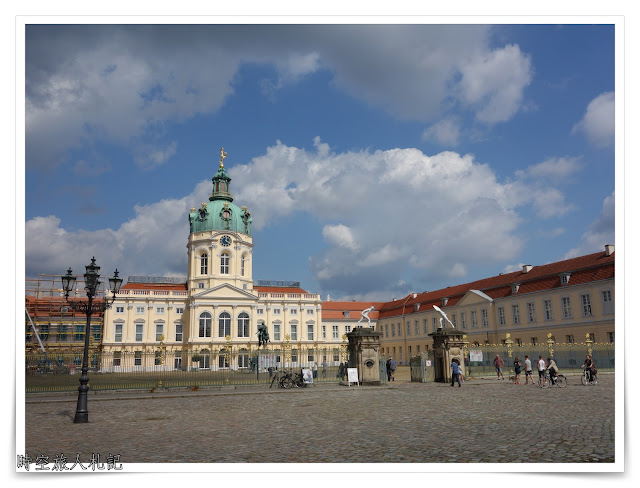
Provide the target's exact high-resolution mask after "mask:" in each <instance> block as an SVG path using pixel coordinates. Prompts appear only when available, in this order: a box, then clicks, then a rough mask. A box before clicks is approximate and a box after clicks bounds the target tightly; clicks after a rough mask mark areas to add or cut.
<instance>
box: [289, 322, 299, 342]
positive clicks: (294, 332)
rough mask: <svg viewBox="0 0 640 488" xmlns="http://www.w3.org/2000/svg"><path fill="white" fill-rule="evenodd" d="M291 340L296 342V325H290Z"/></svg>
mask: <svg viewBox="0 0 640 488" xmlns="http://www.w3.org/2000/svg"><path fill="white" fill-rule="evenodd" d="M291 340H292V341H297V340H298V324H291Z"/></svg>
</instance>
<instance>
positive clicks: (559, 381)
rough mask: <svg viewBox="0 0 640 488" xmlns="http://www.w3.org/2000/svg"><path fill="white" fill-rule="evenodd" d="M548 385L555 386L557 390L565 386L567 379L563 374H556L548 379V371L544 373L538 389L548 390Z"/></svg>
mask: <svg viewBox="0 0 640 488" xmlns="http://www.w3.org/2000/svg"><path fill="white" fill-rule="evenodd" d="M550 385H556V386H557V387H558V388H564V387H565V386H567V378H565V376H564V375H563V374H557V375H555V377H553V378H550V377H549V371H548V370H547V371H545V372H544V375H543V376H542V379H541V381H540V388H549V386H550Z"/></svg>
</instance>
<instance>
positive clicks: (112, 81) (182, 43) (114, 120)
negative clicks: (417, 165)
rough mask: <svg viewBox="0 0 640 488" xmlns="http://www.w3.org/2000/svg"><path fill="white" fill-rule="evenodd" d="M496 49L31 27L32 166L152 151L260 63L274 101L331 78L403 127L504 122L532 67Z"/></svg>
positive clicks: (364, 35) (461, 31)
mask: <svg viewBox="0 0 640 488" xmlns="http://www.w3.org/2000/svg"><path fill="white" fill-rule="evenodd" d="M491 42H492V39H491V29H490V27H488V26H481V25H304V26H301V25H138V26H133V25H130V26H122V25H91V26H83V25H64V26H57V25H29V26H27V30H26V138H27V146H26V155H27V166H28V167H32V166H36V167H37V166H46V165H55V164H58V163H60V162H61V161H63V160H64V158H65V157H67V155H68V154H69V151H70V150H71V149H73V148H74V147H79V146H83V145H85V144H87V143H88V142H87V141H89V140H90V141H94V142H95V141H104V142H108V143H112V144H117V145H120V146H122V147H127V148H134V147H138V146H140V145H153V144H152V143H151V142H149V141H153V140H154V136H155V134H156V133H157V132H158V130H160V129H159V128H160V127H161V126H162V124H163V123H166V122H174V121H178V122H179V121H184V120H187V119H189V118H192V117H194V116H195V115H197V114H209V113H215V112H216V111H218V110H219V109H220V108H221V107H222V105H223V104H224V103H225V101H226V100H227V99H228V97H229V96H231V95H232V94H233V92H234V90H233V86H234V82H235V81H236V77H237V75H238V73H239V69H240V67H242V66H244V65H249V64H254V65H268V66H272V67H273V68H274V70H275V73H276V75H275V76H276V78H275V79H274V80H269V79H267V80H263V87H264V88H265V92H266V94H267V95H268V96H273V95H274V94H275V93H276V92H277V90H279V89H281V88H282V87H283V86H285V85H287V84H290V83H295V82H297V81H299V80H300V79H302V78H304V77H305V76H309V75H310V74H313V73H316V72H318V71H319V70H327V71H328V72H330V73H331V75H332V76H333V83H334V86H335V87H337V88H339V89H341V90H342V91H344V92H346V93H348V94H350V95H351V96H353V97H356V98H358V99H360V100H364V101H366V102H368V103H370V104H372V105H374V106H377V107H381V108H383V109H384V110H386V111H388V112H389V113H391V114H392V115H394V116H396V117H397V118H400V119H404V120H416V121H420V122H423V121H424V122H425V123H432V122H433V121H435V120H438V119H439V118H440V117H442V116H443V115H447V114H448V113H449V112H450V111H451V110H461V111H469V110H470V111H471V112H472V113H475V115H476V118H477V119H478V120H479V121H481V122H483V123H489V124H493V123H497V122H504V121H506V120H508V119H509V118H510V117H512V116H513V115H514V114H515V113H516V112H517V111H518V110H519V109H520V107H521V105H522V103H523V97H524V89H525V88H526V86H527V85H528V84H529V83H530V80H531V77H532V71H533V70H532V67H531V63H530V60H529V57H528V55H527V54H526V53H523V52H521V51H520V49H519V47H518V46H516V45H507V46H503V47H500V46H498V47H493V46H492V45H491ZM389 87H393V89H391V90H390V89H389ZM449 120H450V119H449ZM443 124H444V125H443ZM456 134H457V132H456V126H455V124H453V123H452V122H448V123H444V122H443V123H440V124H436V125H433V126H432V127H431V128H430V129H427V132H426V135H425V137H427V138H435V139H436V140H439V141H440V142H441V143H445V144H451V143H452V141H454V142H455V141H456V139H457V135H456ZM172 154H173V153H172V152H171V151H166V150H161V151H160V152H159V153H157V154H149V155H147V159H145V161H147V162H151V163H154V164H161V163H162V162H164V161H165V160H166V158H168V157H170V156H171V155H172ZM138 156H140V155H138Z"/></svg>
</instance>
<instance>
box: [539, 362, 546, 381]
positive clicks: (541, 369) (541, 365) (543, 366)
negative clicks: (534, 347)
mask: <svg viewBox="0 0 640 488" xmlns="http://www.w3.org/2000/svg"><path fill="white" fill-rule="evenodd" d="M546 368H547V365H546V364H545V362H544V359H542V356H538V385H542V378H543V377H544V370H545V369H546Z"/></svg>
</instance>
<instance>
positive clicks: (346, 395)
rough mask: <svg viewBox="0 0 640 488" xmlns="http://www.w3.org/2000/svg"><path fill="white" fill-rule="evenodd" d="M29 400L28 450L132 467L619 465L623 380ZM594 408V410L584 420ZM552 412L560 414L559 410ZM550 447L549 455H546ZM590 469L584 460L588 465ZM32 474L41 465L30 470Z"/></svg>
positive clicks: (323, 387) (405, 383) (35, 397)
mask: <svg viewBox="0 0 640 488" xmlns="http://www.w3.org/2000/svg"><path fill="white" fill-rule="evenodd" d="M75 401H76V398H75V396H74V395H57V396H56V395H47V396H46V397H44V396H42V395H29V396H27V398H26V407H25V408H26V412H25V413H26V417H25V422H26V437H25V447H26V454H28V455H29V456H30V457H31V458H32V460H33V459H36V457H38V456H42V455H44V456H48V457H49V460H50V462H53V459H54V458H55V457H56V456H60V455H61V454H64V456H66V458H67V459H68V460H69V462H71V461H73V460H75V459H76V458H77V457H78V455H79V459H80V460H84V461H85V463H88V460H89V459H90V458H91V456H92V454H96V453H98V454H100V456H101V458H102V459H104V458H105V457H106V456H107V455H108V454H113V455H119V460H120V462H121V463H122V464H123V466H125V469H126V464H127V463H540V462H552V463H612V462H614V459H615V422H614V416H615V415H614V402H615V395H614V375H613V374H610V375H601V377H600V378H599V383H598V385H595V386H589V387H585V386H582V385H581V384H580V379H579V377H578V376H570V377H569V384H568V386H567V387H566V388H564V389H560V388H556V387H551V388H549V389H541V388H538V387H537V386H536V387H532V386H530V385H522V386H519V385H513V384H511V383H510V382H509V381H508V380H505V381H498V380H496V379H495V378H486V379H476V380H473V381H467V382H466V383H463V387H462V388H459V387H458V386H457V385H456V386H455V387H453V388H452V387H450V386H449V385H448V384H442V383H411V382H408V381H397V382H393V383H390V384H389V385H387V386H382V387H362V386H360V387H358V386H351V387H347V386H339V385H336V384H333V385H327V384H321V385H317V386H313V385H311V386H310V387H308V388H304V389H293V390H277V389H269V388H268V387H266V386H258V387H244V388H240V387H238V388H222V389H218V390H214V389H212V390H200V391H187V390H171V391H166V392H160V393H153V394H152V393H149V392H111V393H99V394H96V395H90V397H89V423H88V424H74V423H73V414H74V410H75ZM586 405H588V406H589V409H590V414H589V417H590V418H588V417H587V416H586V414H585V406H586ZM552 412H553V413H552ZM541 451H544V454H541ZM583 465H584V464H583ZM32 469H33V468H32Z"/></svg>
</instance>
